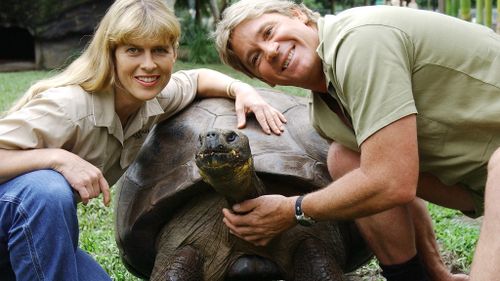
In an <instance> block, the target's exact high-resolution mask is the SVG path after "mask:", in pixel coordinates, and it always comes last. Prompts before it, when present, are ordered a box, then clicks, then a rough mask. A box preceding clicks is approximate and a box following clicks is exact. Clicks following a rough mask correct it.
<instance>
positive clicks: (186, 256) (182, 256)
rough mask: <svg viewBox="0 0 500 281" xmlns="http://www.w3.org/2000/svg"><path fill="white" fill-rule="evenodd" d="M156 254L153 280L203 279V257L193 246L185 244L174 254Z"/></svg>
mask: <svg viewBox="0 0 500 281" xmlns="http://www.w3.org/2000/svg"><path fill="white" fill-rule="evenodd" d="M159 253H160V254H158V255H157V256H156V260H155V266H154V268H153V272H152V273H151V279H150V280H151V281H200V280H203V257H202V256H201V254H200V252H199V251H198V250H197V249H195V248H194V247H192V246H189V245H187V246H183V247H182V248H179V249H177V251H175V253H174V254H173V255H168V256H167V255H162V254H161V248H160V251H159Z"/></svg>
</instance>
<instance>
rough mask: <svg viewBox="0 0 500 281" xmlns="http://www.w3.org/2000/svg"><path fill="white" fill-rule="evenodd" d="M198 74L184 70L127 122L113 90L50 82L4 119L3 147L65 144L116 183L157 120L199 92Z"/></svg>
mask: <svg viewBox="0 0 500 281" xmlns="http://www.w3.org/2000/svg"><path fill="white" fill-rule="evenodd" d="M197 79H198V74H197V72H196V71H180V72H177V73H175V74H173V75H172V77H171V79H170V82H169V83H168V85H167V86H166V87H165V89H163V90H162V91H161V93H160V94H159V95H158V96H156V97H155V98H154V99H152V100H149V101H146V102H145V103H144V104H143V105H142V107H141V108H140V109H139V110H138V112H137V113H136V114H135V115H133V116H132V117H131V118H130V120H129V121H128V123H127V124H126V126H125V128H123V127H122V124H121V122H120V119H119V117H118V115H117V114H116V112H115V104H114V92H113V91H109V92H99V93H97V92H96V93H88V92H86V91H84V90H83V89H82V88H81V87H79V86H67V87H60V88H52V89H49V90H47V91H45V92H43V93H40V94H39V95H37V96H36V97H35V98H33V99H32V100H31V101H30V102H29V103H27V104H26V105H25V106H24V107H23V108H22V109H20V110H19V111H16V112H14V113H12V114H9V115H7V116H5V117H4V118H2V119H0V148H4V149H34V148H63V149H66V150H68V151H71V152H73V153H75V154H77V155H78V156H80V157H81V158H83V159H85V160H87V161H88V162H90V163H92V164H93V165H94V166H96V167H97V168H99V169H100V170H101V171H102V172H103V174H104V177H105V178H106V180H107V181H108V183H109V184H110V185H112V184H114V183H115V182H116V181H117V180H118V179H119V178H120V176H121V175H122V174H123V173H124V171H125V169H126V168H127V167H128V166H129V165H130V163H131V162H132V161H133V160H134V158H135V157H136V155H137V153H138V151H139V149H140V147H141V145H142V144H143V143H144V140H145V139H146V136H147V135H148V133H149V131H150V130H151V128H152V127H153V125H155V124H156V123H158V122H160V121H162V120H164V119H166V118H168V117H170V116H172V115H173V114H175V113H177V112H179V111H180V110H182V109H183V108H185V107H186V106H187V105H189V104H190V103H191V102H192V101H193V99H194V98H195V97H196V91H197Z"/></svg>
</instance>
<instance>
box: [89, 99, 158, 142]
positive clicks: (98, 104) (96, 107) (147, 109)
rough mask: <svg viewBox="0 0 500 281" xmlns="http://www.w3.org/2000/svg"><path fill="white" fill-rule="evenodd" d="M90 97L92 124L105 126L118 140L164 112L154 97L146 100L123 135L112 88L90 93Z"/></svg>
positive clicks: (121, 140)
mask: <svg viewBox="0 0 500 281" xmlns="http://www.w3.org/2000/svg"><path fill="white" fill-rule="evenodd" d="M91 99H92V114H93V116H94V125H95V126H98V127H106V128H108V131H109V133H110V134H112V135H114V136H115V137H117V138H118V139H119V140H120V142H122V144H123V141H124V138H127V137H129V136H130V135H133V134H134V133H136V132H137V131H139V130H140V129H141V128H142V127H143V126H144V124H145V123H146V122H147V120H148V119H149V118H151V117H153V116H156V115H161V114H163V113H165V111H164V110H163V108H162V107H161V105H160V103H159V102H158V100H157V99H156V98H154V99H151V100H148V101H146V102H145V103H144V104H143V105H142V106H141V107H140V108H139V110H138V112H137V114H135V115H134V116H133V117H132V119H131V120H130V121H129V122H130V124H129V126H127V131H126V132H125V135H124V133H123V128H122V126H121V123H120V121H119V120H120V119H119V118H118V115H117V114H116V112H115V93H114V91H112V90H104V91H101V92H96V93H91Z"/></svg>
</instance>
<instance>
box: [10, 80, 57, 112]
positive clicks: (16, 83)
mask: <svg viewBox="0 0 500 281" xmlns="http://www.w3.org/2000/svg"><path fill="white" fill-rule="evenodd" d="M48 75H49V72H47V71H27V72H9V73H0V112H3V111H5V110H7V109H8V108H9V107H10V106H11V105H12V103H14V101H15V100H16V99H17V98H18V97H20V96H21V95H22V94H24V92H25V91H26V90H27V89H28V88H29V86H31V84H32V83H33V82H34V81H36V80H39V79H42V78H45V77H47V76H48Z"/></svg>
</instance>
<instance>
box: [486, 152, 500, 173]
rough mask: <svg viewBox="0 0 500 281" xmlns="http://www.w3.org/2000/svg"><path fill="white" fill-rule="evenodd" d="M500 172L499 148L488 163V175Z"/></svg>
mask: <svg viewBox="0 0 500 281" xmlns="http://www.w3.org/2000/svg"><path fill="white" fill-rule="evenodd" d="M499 170H500V148H497V150H495V152H493V154H492V155H491V157H490V161H488V173H491V172H497V173H498V172H499Z"/></svg>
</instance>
